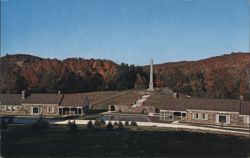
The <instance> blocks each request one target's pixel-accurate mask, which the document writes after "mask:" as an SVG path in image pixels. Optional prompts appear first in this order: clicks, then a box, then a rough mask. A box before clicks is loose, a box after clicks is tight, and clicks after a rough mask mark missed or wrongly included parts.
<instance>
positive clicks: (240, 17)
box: [0, 0, 249, 65]
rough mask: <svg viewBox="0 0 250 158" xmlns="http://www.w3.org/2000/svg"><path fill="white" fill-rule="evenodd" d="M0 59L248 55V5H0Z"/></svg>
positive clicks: (50, 1)
mask: <svg viewBox="0 0 250 158" xmlns="http://www.w3.org/2000/svg"><path fill="white" fill-rule="evenodd" d="M0 1H1V14H2V15H1V54H2V56H3V55H5V54H6V53H9V54H16V53H28V54H32V55H37V56H40V57H44V58H58V59H65V58H68V57H81V58H100V59H111V60H113V61H115V62H117V63H120V62H125V63H129V64H135V65H145V64H148V63H149V61H150V58H153V59H154V61H155V63H164V62H174V61H180V60H197V59H202V58H206V57H211V56H216V55H221V54H224V53H230V52H238V51H244V52H246V51H249V4H248V1H247V0H0Z"/></svg>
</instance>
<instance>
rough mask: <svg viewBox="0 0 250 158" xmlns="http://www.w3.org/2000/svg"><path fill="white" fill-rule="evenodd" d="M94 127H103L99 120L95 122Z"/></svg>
mask: <svg viewBox="0 0 250 158" xmlns="http://www.w3.org/2000/svg"><path fill="white" fill-rule="evenodd" d="M94 125H95V126H97V127H98V126H101V122H100V121H99V120H98V119H97V120H95V122H94Z"/></svg>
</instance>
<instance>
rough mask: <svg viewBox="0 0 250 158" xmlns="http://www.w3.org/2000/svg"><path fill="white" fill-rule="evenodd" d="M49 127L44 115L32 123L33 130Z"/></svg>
mask: <svg viewBox="0 0 250 158" xmlns="http://www.w3.org/2000/svg"><path fill="white" fill-rule="evenodd" d="M48 128H49V122H48V121H46V120H45V119H44V118H42V117H40V118H39V119H38V120H37V121H36V122H34V123H33V124H32V130H35V131H40V130H46V129H48Z"/></svg>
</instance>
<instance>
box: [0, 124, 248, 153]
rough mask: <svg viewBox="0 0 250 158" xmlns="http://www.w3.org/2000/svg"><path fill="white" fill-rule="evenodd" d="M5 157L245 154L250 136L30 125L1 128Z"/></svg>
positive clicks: (130, 128) (136, 128)
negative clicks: (37, 129) (39, 129)
mask: <svg viewBox="0 0 250 158" xmlns="http://www.w3.org/2000/svg"><path fill="white" fill-rule="evenodd" d="M1 146H2V155H3V156H4V157H21V156H22V157H39V156H41V157H45V156H46V157H47V156H50V157H123V156H126V157H135V156H137V157H159V156H160V157H166V156H171V157H174V156H181V157H187V156H189V157H194V156H199V157H200V156H211V157H212V156H217V157H218V156H219V157H222V156H223V157H246V156H247V155H249V151H248V149H249V140H248V139H244V138H239V137H235V136H226V135H215V134H207V133H193V132H186V131H144V130H142V129H140V127H129V128H124V129H123V130H112V131H107V130H106V129H105V128H102V127H98V128H94V129H87V128H86V127H79V128H78V130H77V132H76V133H70V131H69V129H67V128H66V126H54V127H51V128H50V129H48V130H46V131H43V132H41V133H34V132H32V130H30V127H29V126H18V127H12V128H10V129H7V130H4V131H2V141H1Z"/></svg>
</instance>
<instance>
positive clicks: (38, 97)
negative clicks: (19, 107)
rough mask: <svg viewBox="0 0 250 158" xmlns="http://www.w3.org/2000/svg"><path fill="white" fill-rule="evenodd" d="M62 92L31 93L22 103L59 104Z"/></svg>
mask: <svg viewBox="0 0 250 158" xmlns="http://www.w3.org/2000/svg"><path fill="white" fill-rule="evenodd" d="M62 97H63V94H31V95H30V96H28V97H27V98H25V100H24V101H23V103H24V104H60V102H61V100H62Z"/></svg>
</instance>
